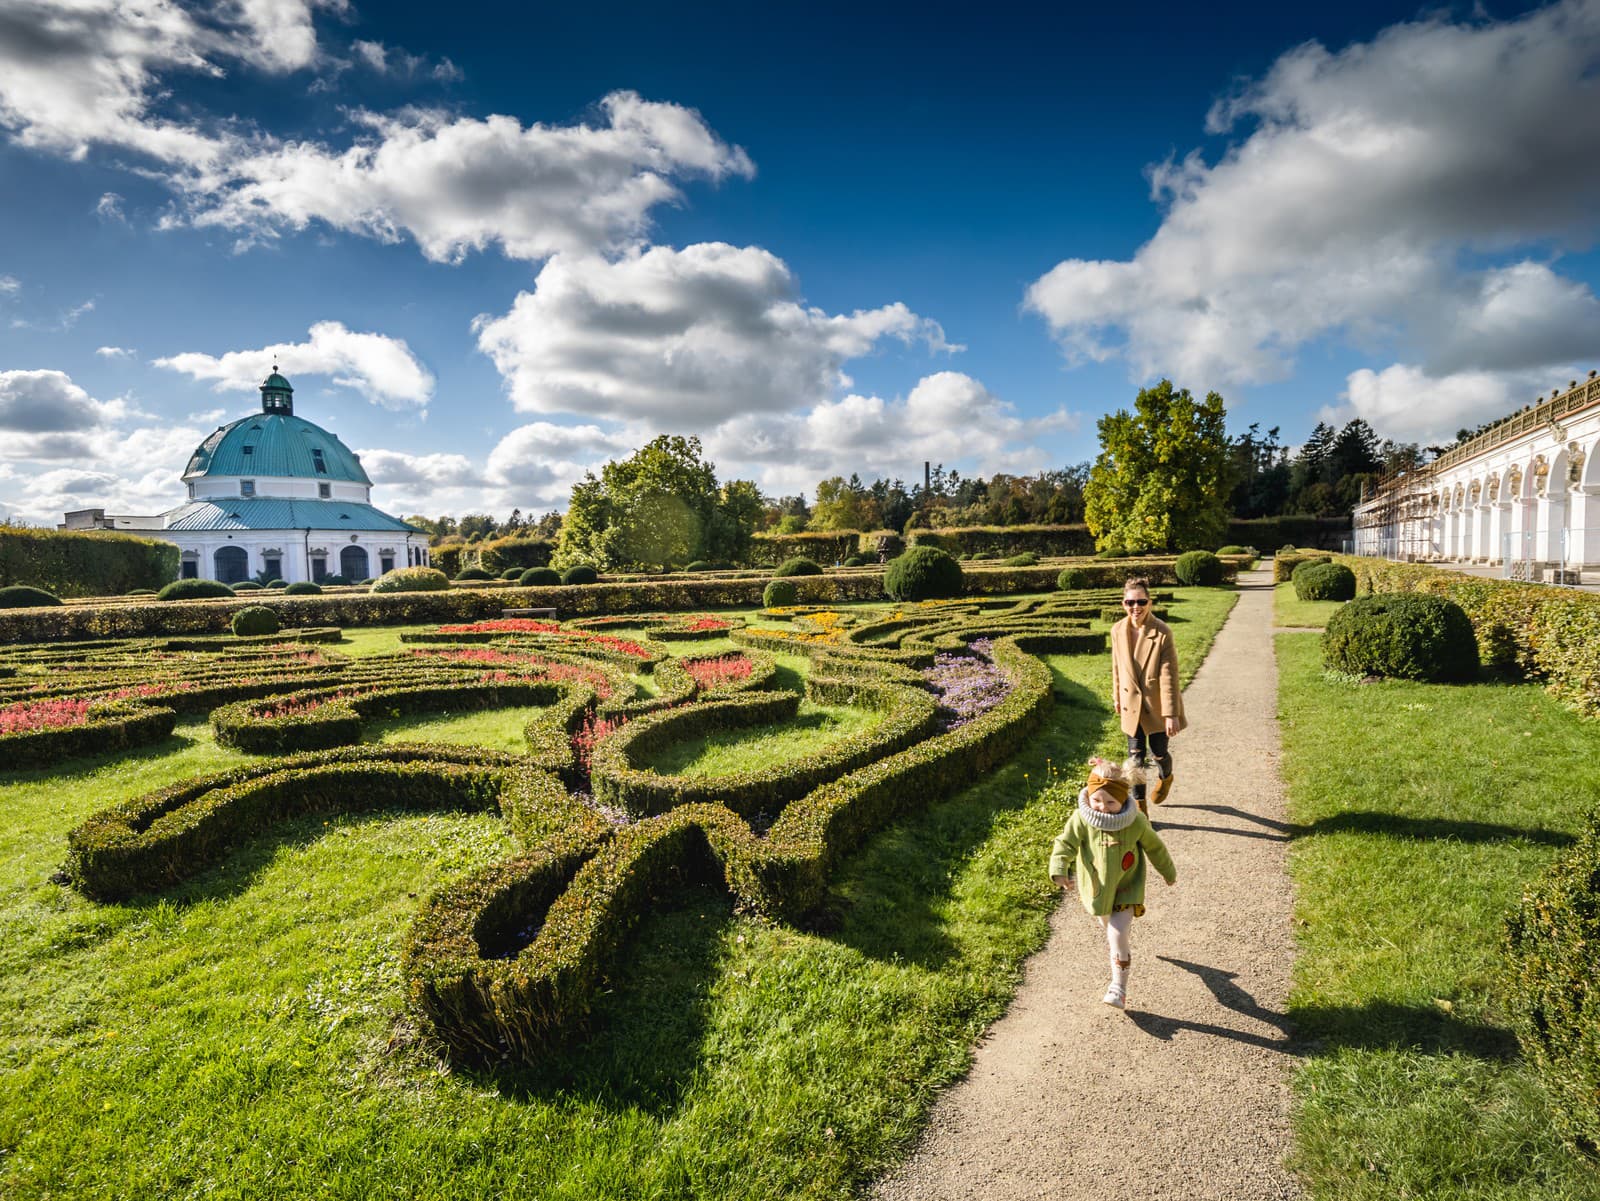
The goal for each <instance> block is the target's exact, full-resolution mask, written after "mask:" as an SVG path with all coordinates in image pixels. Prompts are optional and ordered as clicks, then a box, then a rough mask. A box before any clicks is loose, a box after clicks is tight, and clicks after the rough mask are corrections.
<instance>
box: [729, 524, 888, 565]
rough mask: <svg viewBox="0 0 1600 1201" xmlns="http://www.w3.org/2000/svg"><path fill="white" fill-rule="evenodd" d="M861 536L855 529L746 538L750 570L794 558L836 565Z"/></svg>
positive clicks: (859, 540)
mask: <svg viewBox="0 0 1600 1201" xmlns="http://www.w3.org/2000/svg"><path fill="white" fill-rule="evenodd" d="M860 542H861V535H860V534H859V533H858V532H856V531H855V530H839V531H837V532H833V533H825V532H814V533H803V534H756V535H754V536H753V537H752V538H751V539H750V551H749V555H748V561H749V565H750V566H751V567H776V566H777V565H778V564H779V563H782V562H783V561H784V560H786V559H793V558H795V557H797V556H804V557H805V558H808V559H812V560H817V559H820V560H822V562H824V563H839V562H842V561H843V560H845V559H847V558H848V557H849V556H851V555H853V554H855V552H856V549H857V547H858V546H859V545H860Z"/></svg>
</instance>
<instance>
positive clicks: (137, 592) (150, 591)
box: [128, 588, 156, 596]
mask: <svg viewBox="0 0 1600 1201" xmlns="http://www.w3.org/2000/svg"><path fill="white" fill-rule="evenodd" d="M155 594H156V590H155V589H154V588H134V589H132V590H131V591H129V593H128V595H129V596H154V595H155Z"/></svg>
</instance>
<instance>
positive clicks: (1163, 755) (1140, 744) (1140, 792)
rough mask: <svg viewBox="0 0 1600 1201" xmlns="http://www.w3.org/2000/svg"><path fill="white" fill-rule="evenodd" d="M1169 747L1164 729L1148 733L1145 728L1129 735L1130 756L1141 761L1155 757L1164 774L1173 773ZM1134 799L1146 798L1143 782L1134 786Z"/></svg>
mask: <svg viewBox="0 0 1600 1201" xmlns="http://www.w3.org/2000/svg"><path fill="white" fill-rule="evenodd" d="M1147 746H1148V749H1149V755H1148V756H1147V755H1146V753H1145V751H1146V747H1147ZM1167 747H1168V742H1167V735H1166V731H1164V730H1163V731H1160V732H1158V733H1155V734H1146V733H1145V732H1144V731H1143V730H1140V731H1139V732H1138V733H1136V734H1129V735H1128V756H1129V758H1132V759H1137V760H1138V761H1139V762H1140V763H1147V762H1148V761H1149V759H1150V758H1154V759H1155V761H1156V764H1157V765H1158V766H1159V767H1160V768H1161V774H1162V775H1163V776H1170V775H1171V774H1172V754H1171V752H1170V751H1169V750H1168V749H1167ZM1133 799H1134V800H1136V801H1142V800H1144V785H1143V784H1135V785H1134V786H1133Z"/></svg>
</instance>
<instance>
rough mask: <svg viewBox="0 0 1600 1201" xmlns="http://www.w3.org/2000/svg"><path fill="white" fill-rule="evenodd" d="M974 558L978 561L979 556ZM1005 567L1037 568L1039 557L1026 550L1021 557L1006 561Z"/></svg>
mask: <svg viewBox="0 0 1600 1201" xmlns="http://www.w3.org/2000/svg"><path fill="white" fill-rule="evenodd" d="M972 557H973V558H974V559H976V558H977V557H978V556H977V555H973V556H972ZM1004 565H1005V566H1007V567H1037V566H1038V565H1039V556H1038V555H1036V554H1034V552H1033V551H1031V550H1025V551H1023V552H1022V553H1021V554H1020V555H1012V556H1011V557H1010V558H1009V559H1006V560H1004Z"/></svg>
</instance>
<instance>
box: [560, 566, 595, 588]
mask: <svg viewBox="0 0 1600 1201" xmlns="http://www.w3.org/2000/svg"><path fill="white" fill-rule="evenodd" d="M599 578H600V573H599V572H597V571H596V570H595V569H594V568H592V567H590V566H589V565H588V564H587V563H578V564H576V565H575V566H572V567H569V568H567V570H566V571H565V572H564V573H562V576H561V582H562V583H563V584H565V585H566V586H567V587H569V588H571V587H583V586H585V585H588V584H593V583H595V582H596V581H597V580H599Z"/></svg>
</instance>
